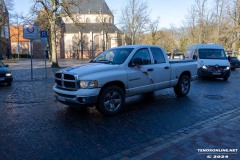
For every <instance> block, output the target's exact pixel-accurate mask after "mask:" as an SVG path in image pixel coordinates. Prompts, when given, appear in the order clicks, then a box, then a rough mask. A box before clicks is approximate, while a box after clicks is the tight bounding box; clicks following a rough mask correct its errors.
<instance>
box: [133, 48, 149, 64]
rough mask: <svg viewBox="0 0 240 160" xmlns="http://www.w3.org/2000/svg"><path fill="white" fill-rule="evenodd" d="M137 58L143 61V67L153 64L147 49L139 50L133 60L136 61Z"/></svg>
mask: <svg viewBox="0 0 240 160" xmlns="http://www.w3.org/2000/svg"><path fill="white" fill-rule="evenodd" d="M135 58H140V59H142V64H143V65H148V64H151V57H150V54H149V51H148V49H147V48H144V49H140V50H138V51H137V52H136V54H135V55H134V56H133V58H132V59H135Z"/></svg>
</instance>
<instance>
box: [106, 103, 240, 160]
mask: <svg viewBox="0 0 240 160" xmlns="http://www.w3.org/2000/svg"><path fill="white" fill-rule="evenodd" d="M239 122H240V107H239V108H236V109H234V110H232V111H229V112H227V113H224V114H222V115H218V116H215V117H213V118H211V119H208V120H206V121H203V122H201V123H197V124H194V125H193V126H189V127H187V128H184V129H181V130H179V131H176V132H174V133H172V134H170V135H165V136H162V137H159V138H157V139H155V140H153V141H151V142H148V143H145V144H141V145H139V146H136V147H135V148H132V149H129V150H125V151H123V152H121V153H118V154H116V155H113V156H111V157H108V158H106V159H105V160H108V159H120V160H127V159H133V160H195V159H196V160H205V159H228V160H239V159H240V123H239ZM203 149H205V150H203ZM211 149H215V150H211ZM221 149H222V150H221ZM223 149H228V150H229V149H233V150H229V152H228V153H226V152H223Z"/></svg>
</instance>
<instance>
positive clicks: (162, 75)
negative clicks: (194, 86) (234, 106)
mask: <svg viewBox="0 0 240 160" xmlns="http://www.w3.org/2000/svg"><path fill="white" fill-rule="evenodd" d="M195 79H197V63H196V61H193V60H179V61H176V60H175V61H169V60H168V58H167V54H166V52H165V51H164V49H163V48H162V47H160V46H151V45H129V46H121V47H116V48H111V49H109V50H106V51H105V52H103V53H101V54H99V55H98V56H97V57H96V58H94V59H92V60H91V61H90V62H89V63H88V64H83V65H80V66H73V67H70V68H66V69H62V70H60V71H58V72H56V74H55V85H54V87H53V91H54V93H55V96H56V99H57V100H58V101H60V102H62V103H64V104H67V105H69V106H74V107H75V106H94V105H95V106H96V107H97V109H98V110H99V111H100V112H101V113H102V114H105V115H113V114H116V113H118V112H120V111H121V110H122V109H123V107H124V103H125V98H126V97H128V96H133V95H137V94H142V93H147V92H153V91H156V90H160V89H164V88H169V87H173V88H174V92H175V94H176V95H177V96H180V97H183V96H186V95H187V94H188V92H189V90H190V82H191V80H195Z"/></svg>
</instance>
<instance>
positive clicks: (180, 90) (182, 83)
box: [174, 75, 191, 97]
mask: <svg viewBox="0 0 240 160" xmlns="http://www.w3.org/2000/svg"><path fill="white" fill-rule="evenodd" d="M190 86H191V85H190V78H189V77H188V76H187V75H182V76H181V77H180V78H179V80H178V84H177V85H176V86H175V87H174V92H175V94H176V95H177V96H179V97H184V96H186V95H187V94H188V92H189V90H190Z"/></svg>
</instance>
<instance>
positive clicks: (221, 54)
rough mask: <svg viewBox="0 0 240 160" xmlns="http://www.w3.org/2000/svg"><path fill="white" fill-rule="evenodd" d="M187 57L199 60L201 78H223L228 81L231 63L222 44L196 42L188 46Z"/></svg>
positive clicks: (199, 75)
mask: <svg viewBox="0 0 240 160" xmlns="http://www.w3.org/2000/svg"><path fill="white" fill-rule="evenodd" d="M185 58H186V59H195V60H196V61H197V63H198V77H199V78H201V77H213V78H223V79H224V80H225V81H227V80H228V78H229V76H230V73H231V71H230V63H229V61H228V59H227V56H226V53H225V51H224V47H223V46H222V45H218V44H196V45H191V46H188V47H187V52H186V54H185Z"/></svg>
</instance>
